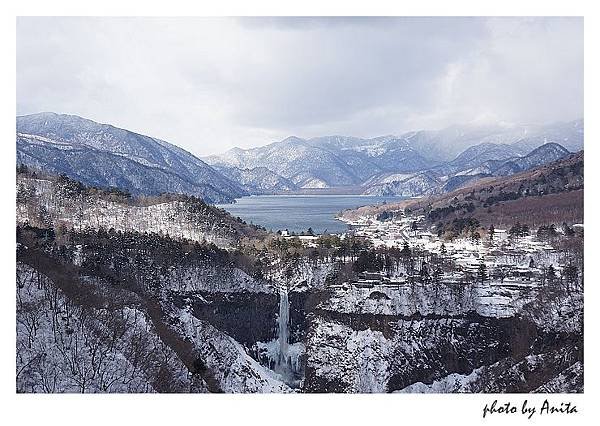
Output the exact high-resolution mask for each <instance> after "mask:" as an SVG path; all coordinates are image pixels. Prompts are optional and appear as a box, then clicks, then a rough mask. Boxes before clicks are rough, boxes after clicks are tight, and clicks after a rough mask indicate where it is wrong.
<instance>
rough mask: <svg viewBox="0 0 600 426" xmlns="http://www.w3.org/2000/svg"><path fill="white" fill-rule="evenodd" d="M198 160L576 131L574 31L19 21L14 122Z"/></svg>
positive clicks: (579, 50)
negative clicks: (285, 144)
mask: <svg viewBox="0 0 600 426" xmlns="http://www.w3.org/2000/svg"><path fill="white" fill-rule="evenodd" d="M41 111H54V112H59V113H69V114H76V115H80V116H82V117H86V118H90V119H93V120H95V121H99V122H103V123H109V124H113V125H115V126H118V127H123V128H126V129H129V130H134V131H137V132H140V133H144V134H147V135H150V136H154V137H158V138H161V139H165V140H167V141H169V142H172V143H174V144H176V145H179V146H181V147H183V148H185V149H188V150H189V151H191V152H193V153H194V154H197V155H206V154H211V153H217V152H222V151H225V150H226V149H229V148H231V147H233V146H240V147H244V148H246V147H251V146H257V145H264V144H266V143H269V142H273V141H276V140H280V139H283V138H285V137H286V136H289V135H296V136H300V137H311V136H319V135H330V134H343V135H352V136H361V137H373V136H379V135H384V134H400V133H402V132H404V131H408V130H417V129H438V128H443V127H446V126H448V125H452V124H469V123H481V124H488V123H496V122H504V123H547V122H553V121H566V120H571V119H575V118H580V117H582V116H583V19H580V18H532V19H525V18H520V19H515V18H320V19H318V18H310V19H302V18H244V19H239V18H167V19H165V18H19V19H18V21H17V113H18V114H19V115H21V114H30V113H35V112H41Z"/></svg>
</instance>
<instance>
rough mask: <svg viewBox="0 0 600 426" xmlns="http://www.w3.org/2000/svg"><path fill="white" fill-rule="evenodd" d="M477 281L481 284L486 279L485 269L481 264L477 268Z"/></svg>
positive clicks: (483, 264)
mask: <svg viewBox="0 0 600 426" xmlns="http://www.w3.org/2000/svg"><path fill="white" fill-rule="evenodd" d="M477 279H478V280H479V282H481V284H483V282H484V281H486V280H487V279H488V275H487V268H486V266H485V263H483V262H481V263H480V264H479V267H478V268H477Z"/></svg>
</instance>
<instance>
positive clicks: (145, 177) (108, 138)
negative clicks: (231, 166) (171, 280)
mask: <svg viewBox="0 0 600 426" xmlns="http://www.w3.org/2000/svg"><path fill="white" fill-rule="evenodd" d="M17 163H18V164H25V165H28V166H33V167H36V168H40V169H43V170H46V171H49V172H52V173H64V174H66V175H67V176H69V177H71V178H74V179H77V180H79V181H81V182H83V183H85V184H87V185H92V186H99V187H105V188H106V187H118V188H120V189H124V190H127V191H129V192H131V193H133V194H145V195H157V194H161V193H164V192H170V193H182V194H189V195H196V196H199V197H201V198H203V199H204V200H206V201H208V202H227V201H231V200H232V199H233V198H235V197H240V196H243V195H247V192H246V191H245V190H244V189H242V188H241V187H240V186H239V185H238V184H237V183H235V182H233V181H231V180H230V179H228V178H227V177H225V176H223V175H222V174H220V173H219V172H217V171H215V170H214V169H212V168H211V167H210V166H208V165H207V164H206V163H204V162H203V161H202V160H200V159H198V158H196V157H194V156H193V155H192V154H190V153H189V152H187V151H184V150H183V149H181V148H178V147H176V146H174V145H171V144H169V143H168V142H165V141H162V140H159V139H155V138H151V137H149V136H144V135H140V134H137V133H134V132H130V131H128V130H124V129H119V128H116V127H113V126H110V125H107V124H99V123H95V122H93V121H91V120H86V119H84V118H81V117H77V116H73V115H63V114H54V113H41V114H34V115H27V116H22V117H17Z"/></svg>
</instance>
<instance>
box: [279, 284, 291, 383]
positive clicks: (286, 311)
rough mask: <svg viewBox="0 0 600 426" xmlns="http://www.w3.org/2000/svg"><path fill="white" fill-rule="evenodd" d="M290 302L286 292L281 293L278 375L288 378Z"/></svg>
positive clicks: (281, 291)
mask: <svg viewBox="0 0 600 426" xmlns="http://www.w3.org/2000/svg"><path fill="white" fill-rule="evenodd" d="M289 322H290V302H289V299H288V292H287V289H286V290H283V289H282V290H280V291H279V317H278V318H277V326H278V330H277V343H278V345H279V356H278V359H277V367H276V370H277V372H278V373H280V374H282V375H284V376H287V375H288V374H286V373H289V355H288V349H289V343H290V329H289Z"/></svg>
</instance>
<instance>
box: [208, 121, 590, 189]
mask: <svg viewBox="0 0 600 426" xmlns="http://www.w3.org/2000/svg"><path fill="white" fill-rule="evenodd" d="M550 141H552V142H554V143H560V144H562V142H564V143H565V144H566V145H564V146H565V147H566V148H567V149H569V150H570V151H573V152H574V151H579V150H580V149H582V148H583V120H577V121H573V122H569V123H557V124H552V125H547V126H500V125H498V126H452V127H449V128H446V129H443V130H437V131H417V132H409V133H405V134H403V135H400V136H393V135H388V136H381V137H376V138H371V139H363V138H357V137H351V136H323V137H315V138H311V139H301V138H298V137H289V138H286V139H284V140H282V141H280V142H275V143H271V144H269V145H266V146H262V147H258V148H251V149H241V148H233V149H231V150H229V151H227V152H225V153H223V154H221V155H213V156H210V157H206V158H205V160H206V162H207V163H209V164H211V165H213V166H218V167H228V168H231V167H235V168H238V169H254V168H258V167H262V168H266V169H268V170H270V171H272V172H273V173H274V174H276V175H279V176H281V177H282V178H286V179H289V180H291V181H292V182H293V183H294V184H295V185H297V186H298V187H299V188H328V187H336V186H358V185H361V186H363V187H365V188H367V189H366V192H365V193H369V194H379V193H382V194H383V193H396V194H411V195H423V194H429V193H431V192H433V191H434V188H435V187H440V184H444V183H445V182H447V181H449V180H451V179H453V178H454V177H455V176H462V175H470V176H476V175H486V174H493V172H494V170H496V169H498V168H499V167H501V166H502V165H503V164H504V163H505V162H506V161H508V160H517V159H519V158H521V157H524V156H526V154H527V153H528V152H530V151H532V150H534V149H535V148H537V147H539V146H541V145H543V144H545V143H547V142H550ZM567 145H568V146H567ZM557 158H559V157H557V156H552V155H548V156H547V158H546V160H544V158H542V157H540V158H539V159H538V160H539V161H535V162H533V163H535V164H544V161H545V162H549V161H553V160H555V159H557ZM520 162H522V160H519V161H518V163H520ZM533 163H532V164H533ZM525 169H526V167H524V166H523V167H522V166H515V171H518V170H525ZM425 171H427V174H423V172H425ZM470 179H471V178H470ZM458 180H462V181H465V180H466V179H465V178H460V179H458ZM458 180H457V179H453V181H454V183H456V182H457V181H458ZM436 181H438V182H436ZM384 186H385V187H384ZM450 187H454V185H453V184H451V185H450ZM419 188H421V191H422V192H420V193H419ZM246 189H248V190H251V189H250V188H246Z"/></svg>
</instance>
